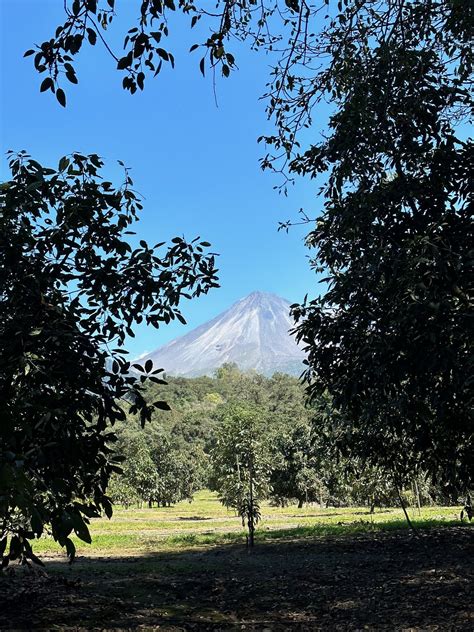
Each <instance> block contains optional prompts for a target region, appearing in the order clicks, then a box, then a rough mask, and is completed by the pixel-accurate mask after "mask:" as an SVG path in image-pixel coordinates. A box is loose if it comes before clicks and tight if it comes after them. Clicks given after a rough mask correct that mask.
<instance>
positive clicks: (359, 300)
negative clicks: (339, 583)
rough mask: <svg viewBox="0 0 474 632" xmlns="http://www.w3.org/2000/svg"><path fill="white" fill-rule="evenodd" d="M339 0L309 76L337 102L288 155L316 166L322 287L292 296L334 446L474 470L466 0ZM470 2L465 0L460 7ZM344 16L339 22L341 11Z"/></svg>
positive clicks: (447, 477)
mask: <svg viewBox="0 0 474 632" xmlns="http://www.w3.org/2000/svg"><path fill="white" fill-rule="evenodd" d="M370 9H371V4H370V3H366V2H364V3H360V4H355V5H352V4H351V5H349V6H348V7H347V9H344V10H343V11H342V12H340V19H339V24H338V25H333V26H332V28H331V30H330V32H328V33H327V34H326V35H325V36H324V40H325V41H326V42H327V45H328V52H329V53H330V55H331V59H332V62H331V64H330V66H329V67H328V68H327V69H326V70H325V72H324V73H321V74H320V75H319V78H320V83H319V84H318V90H320V92H321V94H330V93H332V94H334V103H335V105H336V111H335V113H334V115H333V116H332V118H331V120H330V124H329V129H330V133H329V135H328V137H327V139H326V140H324V141H323V142H321V143H319V144H316V145H313V146H312V147H310V148H309V149H308V150H307V151H305V152H303V153H302V154H301V155H300V156H298V157H296V158H295V160H294V161H293V163H292V169H293V171H294V172H295V173H301V174H308V175H310V176H311V177H316V176H317V175H318V174H321V173H322V172H325V171H327V172H328V173H329V176H328V178H327V184H326V185H325V187H324V198H325V201H324V210H323V213H322V215H321V217H320V218H319V219H318V220H317V222H316V227H315V228H314V230H312V231H311V233H310V234H309V236H308V244H309V246H310V247H312V248H314V249H315V250H316V255H315V258H314V261H313V265H314V267H315V268H316V269H318V270H324V271H325V272H327V275H328V276H327V278H326V280H325V281H326V283H327V284H328V290H327V292H326V293H325V295H324V296H323V297H321V298H320V299H317V300H314V301H309V302H306V303H304V304H303V305H302V306H301V307H299V308H296V309H295V314H296V316H297V317H298V319H299V327H298V336H299V338H300V340H303V341H304V342H305V343H306V347H307V350H308V352H309V358H308V364H309V367H308V373H307V379H308V380H309V382H310V393H311V395H312V396H320V395H322V394H323V393H325V392H328V393H329V394H330V395H331V397H332V405H333V410H334V412H335V413H336V414H339V420H340V426H339V427H340V433H339V438H338V442H339V445H340V446H341V447H342V448H343V449H344V450H345V451H346V452H350V453H352V455H353V456H354V457H357V458H360V459H361V460H362V461H363V462H365V463H367V464H369V465H372V466H374V467H382V468H383V469H385V470H388V471H390V472H392V474H393V478H394V480H395V484H396V486H397V487H398V489H399V490H400V489H401V488H402V486H403V485H404V484H405V483H407V481H408V480H409V479H410V477H411V476H412V475H413V474H414V473H415V474H416V472H417V471H419V470H421V471H424V472H428V473H429V474H430V475H431V477H432V478H433V479H436V480H441V481H443V482H444V483H445V484H447V485H450V486H451V487H456V486H458V487H460V488H462V487H469V485H470V483H471V481H472V462H473V458H474V453H473V441H472V439H473V423H472V380H471V378H470V376H471V375H472V345H471V344H470V340H469V333H468V332H469V325H468V319H469V313H470V310H471V306H472V295H470V290H469V274H468V270H469V267H470V266H471V265H472V257H473V250H472V240H473V225H472V220H471V218H470V216H469V215H470V214H469V212H468V206H469V186H468V182H469V172H470V163H471V161H472V147H471V146H470V145H469V143H468V142H466V141H465V140H464V139H463V134H462V129H461V128H460V126H459V122H460V121H462V119H463V116H464V114H465V112H466V108H468V107H469V105H472V100H471V97H470V96H469V93H468V82H469V78H468V75H469V71H470V50H469V48H470V46H469V41H468V40H469V37H468V30H469V28H468V24H469V21H470V16H471V17H472V9H471V10H469V9H468V8H467V4H465V3H463V2H460V3H452V2H435V3H431V2H419V3H393V4H392V3H388V4H387V5H383V6H382V7H381V8H380V9H378V10H377V11H375V12H374V13H371V11H370ZM464 10H466V12H464ZM342 18H344V19H342Z"/></svg>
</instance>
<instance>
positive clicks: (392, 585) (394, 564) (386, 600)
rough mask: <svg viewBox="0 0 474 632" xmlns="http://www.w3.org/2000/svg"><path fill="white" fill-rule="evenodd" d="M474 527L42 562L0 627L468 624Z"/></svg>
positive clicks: (8, 585)
mask: <svg viewBox="0 0 474 632" xmlns="http://www.w3.org/2000/svg"><path fill="white" fill-rule="evenodd" d="M473 534H474V531H473V530H472V528H469V527H445V528H442V529H432V530H429V531H425V532H421V533H420V537H418V538H416V537H414V536H413V535H411V534H410V533H409V532H407V531H396V532H390V533H385V532H377V533H370V534H357V535H348V536H328V537H315V538H311V539H304V540H300V541H290V542H288V541H280V542H275V541H267V542H264V543H262V544H260V545H258V546H257V548H256V549H255V551H254V552H253V553H252V554H251V555H248V554H247V552H246V550H245V548H244V547H242V546H237V545H230V544H229V545H226V546H220V547H214V548H211V549H209V548H207V549H206V550H204V551H203V550H201V551H189V550H188V551H184V552H178V553H171V554H170V553H150V554H148V555H145V556H140V557H121V558H120V557H107V558H104V557H91V558H85V557H83V558H79V559H78V560H77V563H76V564H74V565H73V566H72V567H69V566H68V565H67V564H65V563H64V562H63V561H59V559H57V560H52V561H48V562H47V564H46V571H47V575H42V574H39V573H38V572H35V573H32V572H29V573H25V572H20V571H16V573H15V575H14V576H13V577H11V578H3V579H2V580H1V582H0V592H3V595H4V603H3V607H2V608H1V610H0V628H2V629H29V630H31V629H48V630H50V629H58V628H59V629H74V630H81V629H100V630H103V629H122V630H124V629H125V630H126V629H145V630H153V629H159V630H173V631H175V630H241V629H245V630H259V631H263V630H266V631H271V630H356V629H357V630H359V629H369V630H384V629H387V630H407V629H410V630H456V631H457V630H472V629H473V628H474V615H473V607H472V606H473V603H472V594H473V591H472V588H473V586H472V578H473V575H472V568H473V566H472V554H473V543H474V538H473Z"/></svg>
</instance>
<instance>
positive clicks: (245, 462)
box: [211, 404, 270, 548]
mask: <svg viewBox="0 0 474 632" xmlns="http://www.w3.org/2000/svg"><path fill="white" fill-rule="evenodd" d="M216 417H217V418H218V419H219V428H218V431H217V440H216V443H215V445H214V448H213V450H212V452H211V468H212V473H211V484H212V487H213V489H215V490H216V491H217V492H218V493H219V497H220V500H221V502H222V504H224V505H225V506H226V507H232V508H233V509H235V510H236V511H237V513H238V514H239V516H240V517H241V518H242V525H243V526H245V521H247V528H248V546H249V547H250V548H253V546H254V536H255V525H256V524H257V523H258V521H259V520H260V503H261V501H262V500H263V499H264V498H266V497H267V496H268V494H269V491H270V488H269V475H270V455H269V450H268V446H267V445H266V439H267V437H266V436H265V426H264V421H265V420H264V413H263V411H262V410H260V409H258V408H257V407H253V406H249V405H239V404H228V405H223V406H221V407H219V408H218V409H217V411H216Z"/></svg>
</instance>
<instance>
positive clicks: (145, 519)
mask: <svg viewBox="0 0 474 632" xmlns="http://www.w3.org/2000/svg"><path fill="white" fill-rule="evenodd" d="M460 509H461V508H460V507H459V508H458V507H424V508H422V510H421V512H418V510H417V509H410V510H409V515H410V518H411V520H412V522H413V524H414V525H415V526H416V527H418V528H425V527H429V526H442V525H449V524H451V525H452V524H458V523H459V513H460ZM406 528H407V523H406V520H405V517H404V514H403V511H402V510H401V509H377V510H376V511H375V513H374V514H370V513H369V511H368V509H367V508H364V507H361V508H341V509H338V508H329V509H326V508H320V507H319V506H318V505H309V506H306V507H303V508H301V509H298V508H297V507H296V506H289V507H271V506H270V505H269V504H265V505H264V506H263V507H262V520H261V522H260V523H259V525H258V530H257V542H258V541H266V540H278V539H280V538H283V539H284V538H291V539H294V538H300V537H312V536H326V535H344V534H348V535H349V534H356V533H366V532H371V531H378V530H391V529H406ZM90 530H91V534H92V544H91V545H88V544H86V543H84V542H81V541H80V540H78V539H77V538H74V541H75V543H76V546H77V552H78V555H87V556H97V555H99V556H101V555H106V554H109V555H116V554H118V553H120V554H127V555H128V554H131V555H140V554H141V553H143V554H147V553H149V552H151V551H173V550H183V549H186V548H194V547H206V546H212V545H222V544H225V543H227V542H228V543H234V544H237V543H239V542H241V543H245V530H244V529H243V527H242V523H241V521H240V518H239V517H238V516H236V515H235V513H234V512H232V511H229V510H227V509H226V508H225V507H223V506H222V505H221V503H220V502H219V500H218V498H217V495H216V494H214V493H212V492H209V491H201V492H199V493H198V494H196V496H195V499H194V501H193V502H191V503H190V502H181V503H178V504H177V505H175V506H173V507H167V508H159V509H157V508H153V509H149V508H142V509H137V508H129V509H120V508H116V509H115V511H114V515H113V517H112V519H110V520H108V519H107V518H101V519H96V520H92V521H91V529H90ZM34 550H35V552H37V553H38V554H43V555H44V554H46V555H50V554H55V553H57V552H59V551H60V547H59V546H58V545H57V544H56V543H55V542H54V541H53V540H52V539H51V538H49V537H47V536H45V537H42V538H41V539H40V540H38V541H36V542H35V543H34Z"/></svg>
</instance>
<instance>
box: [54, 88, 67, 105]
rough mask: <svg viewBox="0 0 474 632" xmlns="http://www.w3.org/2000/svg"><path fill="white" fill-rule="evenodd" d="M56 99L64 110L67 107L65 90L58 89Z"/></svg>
mask: <svg viewBox="0 0 474 632" xmlns="http://www.w3.org/2000/svg"><path fill="white" fill-rule="evenodd" d="M56 99H57V100H58V102H59V104H60V105H62V106H63V108H65V107H66V95H65V94H64V90H63V89H62V88H58V89H57V90H56Z"/></svg>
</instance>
